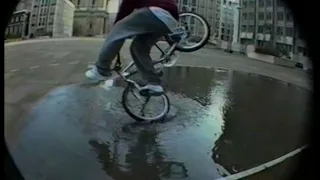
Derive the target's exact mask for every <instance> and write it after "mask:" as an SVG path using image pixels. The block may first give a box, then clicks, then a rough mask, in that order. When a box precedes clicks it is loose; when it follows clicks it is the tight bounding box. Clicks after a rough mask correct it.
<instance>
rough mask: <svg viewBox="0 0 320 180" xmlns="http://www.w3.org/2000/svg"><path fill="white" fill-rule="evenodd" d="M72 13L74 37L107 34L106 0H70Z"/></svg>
mask: <svg viewBox="0 0 320 180" xmlns="http://www.w3.org/2000/svg"><path fill="white" fill-rule="evenodd" d="M72 2H73V4H74V5H75V6H76V10H75V13H74V24H73V34H74V36H100V35H103V34H106V33H107V27H108V25H107V24H108V12H107V5H108V0H72Z"/></svg>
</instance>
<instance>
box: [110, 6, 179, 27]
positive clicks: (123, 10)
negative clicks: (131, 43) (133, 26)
mask: <svg viewBox="0 0 320 180" xmlns="http://www.w3.org/2000/svg"><path fill="white" fill-rule="evenodd" d="M150 6H155V7H159V8H162V9H164V10H167V11H168V12H169V13H170V14H171V15H172V16H173V17H174V18H175V19H177V20H178V18H179V13H178V6H177V2H176V0H122V4H121V6H120V9H119V12H118V15H117V18H116V21H115V23H116V22H118V21H120V20H121V19H123V18H124V17H126V16H127V15H129V14H130V13H131V12H132V11H133V10H134V9H139V8H143V7H150Z"/></svg>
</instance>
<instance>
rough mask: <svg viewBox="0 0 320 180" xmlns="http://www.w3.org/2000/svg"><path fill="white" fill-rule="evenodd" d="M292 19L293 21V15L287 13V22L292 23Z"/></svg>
mask: <svg viewBox="0 0 320 180" xmlns="http://www.w3.org/2000/svg"><path fill="white" fill-rule="evenodd" d="M292 19H293V18H292V15H291V13H290V12H287V13H286V21H290V22H291V21H292Z"/></svg>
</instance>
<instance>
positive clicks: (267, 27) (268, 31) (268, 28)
mask: <svg viewBox="0 0 320 180" xmlns="http://www.w3.org/2000/svg"><path fill="white" fill-rule="evenodd" d="M272 27H273V26H272V24H266V25H265V26H264V32H265V34H271V33H272Z"/></svg>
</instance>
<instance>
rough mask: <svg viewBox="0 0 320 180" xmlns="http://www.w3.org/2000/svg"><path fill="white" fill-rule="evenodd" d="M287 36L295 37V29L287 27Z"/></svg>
mask: <svg viewBox="0 0 320 180" xmlns="http://www.w3.org/2000/svg"><path fill="white" fill-rule="evenodd" d="M286 36H290V37H292V36H293V28H292V27H287V28H286Z"/></svg>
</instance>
